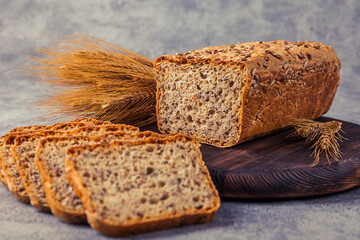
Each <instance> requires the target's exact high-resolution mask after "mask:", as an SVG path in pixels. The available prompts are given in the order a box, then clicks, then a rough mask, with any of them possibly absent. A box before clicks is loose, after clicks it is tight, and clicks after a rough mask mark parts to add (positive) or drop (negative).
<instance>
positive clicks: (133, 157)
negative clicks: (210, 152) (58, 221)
mask: <svg viewBox="0 0 360 240" xmlns="http://www.w3.org/2000/svg"><path fill="white" fill-rule="evenodd" d="M66 154H67V157H66V175H67V177H68V180H69V183H70V184H71V185H72V186H73V187H74V189H75V192H76V194H77V195H78V196H79V197H80V199H81V201H82V203H83V205H84V207H85V212H86V216H87V219H88V222H89V224H90V225H91V227H93V228H94V229H95V230H97V231H99V232H100V233H102V234H105V235H111V236H124V235H130V234H137V233H142V232H148V231H155V230H160V229H165V228H170V227H176V226H180V225H185V224H195V223H205V222H208V221H211V220H212V219H213V218H214V216H215V214H216V211H217V210H218V208H219V206H220V200H219V196H218V193H217V190H216V189H215V186H214V184H213V182H212V180H211V178H210V176H209V172H208V170H207V168H206V167H205V165H204V162H203V161H202V158H201V153H200V150H199V144H198V142H197V141H196V140H194V139H192V138H189V137H187V136H184V135H177V136H173V137H168V138H165V139H160V138H148V139H145V140H138V141H115V142H112V143H110V144H97V145H87V146H80V147H73V148H69V149H68V150H67V153H66Z"/></svg>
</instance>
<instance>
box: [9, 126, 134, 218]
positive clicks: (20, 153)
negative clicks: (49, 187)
mask: <svg viewBox="0 0 360 240" xmlns="http://www.w3.org/2000/svg"><path fill="white" fill-rule="evenodd" d="M77 124H78V123H70V124H67V125H64V126H63V127H61V128H60V127H56V128H53V129H56V130H71V129H74V126H77ZM70 126H72V127H70ZM116 129H117V130H118V131H126V130H128V131H134V132H137V131H138V128H136V127H133V126H128V125H121V124H119V125H109V126H108V125H104V126H96V127H80V128H78V129H74V130H72V131H64V132H62V131H40V132H38V133H34V134H28V135H22V136H19V137H17V138H16V139H15V145H13V146H11V153H12V156H13V159H15V162H16V165H17V169H18V172H19V173H20V176H21V179H22V181H23V182H24V186H25V189H26V192H27V193H28V195H29V198H30V203H31V205H33V206H34V207H36V208H38V209H39V210H41V211H46V212H49V211H50V207H49V204H48V202H47V200H46V195H45V191H44V187H43V184H42V180H41V178H40V173H39V171H38V169H37V166H36V163H35V153H36V148H37V145H38V143H39V140H41V139H42V138H45V137H50V136H58V137H60V136H69V135H70V136H71V135H74V134H79V135H87V136H96V135H99V134H103V133H106V132H114V131H115V130H116ZM82 130H84V131H82ZM92 130H93V131H92Z"/></svg>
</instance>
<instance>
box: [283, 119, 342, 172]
mask: <svg viewBox="0 0 360 240" xmlns="http://www.w3.org/2000/svg"><path fill="white" fill-rule="evenodd" d="M293 127H294V128H295V132H293V133H292V134H290V136H297V137H301V138H305V139H306V141H305V142H306V143H309V142H314V143H313V145H312V146H311V149H313V153H312V154H311V156H313V157H314V158H315V160H314V162H313V163H312V166H315V165H317V164H318V163H319V161H320V155H321V154H322V153H324V154H325V156H326V158H327V160H328V163H329V165H330V164H331V161H330V158H332V159H334V160H335V161H339V160H340V159H341V158H342V155H341V151H340V146H339V143H338V141H342V140H345V139H346V138H344V137H343V136H341V134H340V132H342V130H341V122H338V121H330V122H318V121H313V120H308V119H297V120H295V121H294V122H293Z"/></svg>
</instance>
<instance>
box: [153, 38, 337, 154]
mask: <svg viewBox="0 0 360 240" xmlns="http://www.w3.org/2000/svg"><path fill="white" fill-rule="evenodd" d="M340 66H341V64H340V61H339V59H338V57H337V55H336V53H335V51H334V49H333V48H332V47H331V46H326V45H324V44H321V43H316V42H308V41H306V42H287V41H272V42H249V43H243V44H242V43H238V44H232V45H228V46H216V47H206V48H203V49H200V50H193V51H189V52H187V53H178V54H175V55H165V56H161V57H159V58H157V59H156V60H155V62H154V68H155V70H156V79H157V119H158V127H159V130H160V131H161V132H162V133H165V134H176V133H185V134H187V135H190V136H192V137H195V138H196V139H197V140H199V141H200V142H203V143H207V144H212V145H215V146H219V147H229V146H233V145H235V144H238V143H241V142H244V141H247V140H251V139H254V138H257V137H260V136H264V135H266V134H269V133H272V132H274V131H278V130H280V129H284V128H287V127H289V126H290V125H291V124H292V123H293V121H294V120H295V119H298V118H301V119H316V118H318V117H320V116H321V115H323V114H324V113H326V112H327V111H328V110H329V108H330V106H331V104H332V101H333V99H334V96H335V92H336V90H337V86H338V85H339V81H340V75H339V70H340Z"/></svg>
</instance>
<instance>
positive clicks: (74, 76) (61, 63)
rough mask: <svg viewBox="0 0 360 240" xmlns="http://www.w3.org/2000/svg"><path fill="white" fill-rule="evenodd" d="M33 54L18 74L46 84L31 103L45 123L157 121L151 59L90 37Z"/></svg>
mask: <svg viewBox="0 0 360 240" xmlns="http://www.w3.org/2000/svg"><path fill="white" fill-rule="evenodd" d="M55 44H56V46H54V47H49V48H40V49H35V53H36V54H37V55H38V56H30V60H32V61H33V62H35V64H34V65H33V66H25V67H24V68H23V72H24V73H25V74H27V75H30V76H32V77H34V78H35V79H36V80H37V81H38V82H39V83H47V84H49V85H50V87H51V88H50V89H51V90H50V91H49V93H50V94H49V97H48V98H46V99H43V100H42V101H40V102H38V103H37V104H36V106H37V107H42V108H45V109H47V110H48V114H46V116H45V117H48V118H56V119H58V118H73V117H93V118H96V119H99V120H104V121H112V122H114V123H125V124H133V125H137V126H143V125H146V124H148V123H151V122H155V121H156V113H155V106H156V81H155V73H154V70H153V60H152V59H149V58H147V57H144V56H141V55H139V54H136V53H134V52H131V51H129V50H127V49H124V48H120V47H118V46H115V45H113V44H110V43H108V42H105V41H103V40H101V39H98V38H95V37H93V36H90V35H73V36H68V37H66V38H65V39H64V40H59V41H56V42H55Z"/></svg>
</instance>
